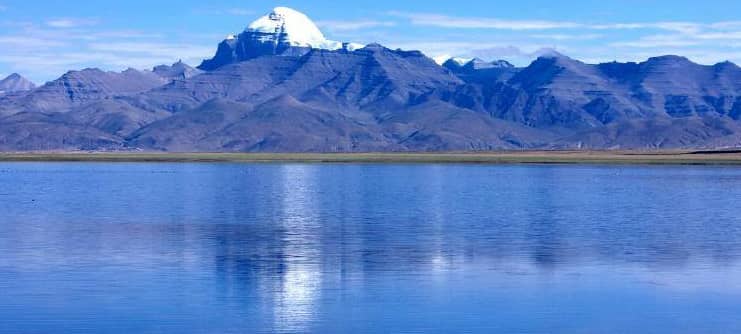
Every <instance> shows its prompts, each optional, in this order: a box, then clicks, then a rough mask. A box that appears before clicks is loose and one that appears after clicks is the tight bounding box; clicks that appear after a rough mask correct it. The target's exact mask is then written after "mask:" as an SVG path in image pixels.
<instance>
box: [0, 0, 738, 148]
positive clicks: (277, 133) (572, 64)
mask: <svg viewBox="0 0 741 334" xmlns="http://www.w3.org/2000/svg"><path fill="white" fill-rule="evenodd" d="M225 43H226V44H225ZM200 68H201V70H197V69H194V68H191V67H189V66H188V65H186V64H183V63H182V62H178V63H176V64H173V65H170V66H166V65H163V66H158V67H155V68H154V69H153V70H152V71H137V70H127V71H124V72H121V73H116V72H103V71H100V70H97V69H86V70H82V71H72V72H68V73H67V74H65V75H63V76H62V77H60V78H59V79H57V80H54V81H51V82H49V83H46V84H45V85H43V86H41V87H38V88H33V87H32V86H29V85H28V84H27V83H24V81H23V80H20V79H19V77H20V76H17V77H14V78H12V79H13V80H10V81H9V82H13V83H15V84H14V85H8V87H15V88H12V89H13V92H12V93H6V94H0V150H5V151H21V150H22V151H32V150H157V151H225V152H361V151H436V150H438V151H439V150H496V149H536V148H540V149H549V148H585V149H586V148H589V149H605V148H609V149H617V148H622V149H630V148H641V149H643V148H646V149H658V148H717V147H736V146H739V145H741V68H739V67H738V66H736V65H734V64H732V63H721V64H717V65H714V66H703V65H698V64H695V63H692V62H691V61H689V60H688V59H686V58H682V57H677V56H664V57H657V58H651V59H649V60H647V61H645V62H642V63H606V64H598V65H591V64H585V63H582V62H580V61H577V60H574V59H571V58H568V57H566V56H563V55H558V54H554V55H550V56H547V57H541V58H539V59H537V60H535V61H534V62H533V63H532V64H530V65H529V66H527V67H525V68H515V67H514V66H512V65H511V64H509V63H507V62H504V61H497V62H484V61H482V60H479V59H472V60H462V59H453V60H450V61H448V62H446V63H445V64H443V66H439V65H437V64H436V63H435V62H434V61H432V60H431V59H429V58H428V57H426V56H425V55H423V54H422V53H420V52H416V51H401V50H390V49H387V48H385V47H383V46H381V45H377V44H371V45H368V46H365V47H359V46H357V45H351V44H348V43H338V42H333V41H329V40H326V39H325V38H324V36H323V35H322V34H321V32H319V31H318V29H317V28H316V27H315V26H314V25H313V23H311V22H310V21H309V20H308V18H306V17H305V16H303V14H300V13H297V12H295V11H292V10H290V9H285V8H282V9H281V8H278V9H276V10H274V11H273V12H272V13H270V14H269V15H267V16H265V17H262V18H260V19H258V20H257V21H256V22H255V23H253V24H251V25H250V26H249V27H248V28H247V29H246V30H245V31H244V32H243V33H242V34H240V35H239V36H232V37H230V38H228V39H227V40H226V41H224V42H223V43H222V45H221V46H220V47H219V51H217V54H216V56H215V58H213V59H211V60H208V61H206V62H204V64H202V65H201V66H200ZM9 79H10V78H9ZM6 80H8V79H6ZM6 80H4V81H3V83H5V82H6ZM6 89H7V88H6Z"/></svg>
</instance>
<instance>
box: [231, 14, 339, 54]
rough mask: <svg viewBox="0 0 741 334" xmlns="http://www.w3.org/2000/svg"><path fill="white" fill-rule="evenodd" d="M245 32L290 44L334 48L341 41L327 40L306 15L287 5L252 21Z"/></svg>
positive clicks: (263, 39)
mask: <svg viewBox="0 0 741 334" xmlns="http://www.w3.org/2000/svg"><path fill="white" fill-rule="evenodd" d="M245 32H248V33H259V34H260V35H261V36H262V37H261V39H262V41H263V42H274V41H275V39H276V38H280V42H281V43H287V44H289V45H291V46H297V47H309V48H316V49H330V50H336V49H341V48H342V43H339V42H334V41H328V40H327V39H326V38H325V37H324V34H322V32H321V30H319V28H318V27H317V26H316V24H314V22H312V21H311V19H309V17H307V16H306V15H304V14H303V13H301V12H298V11H296V10H293V9H291V8H287V7H277V8H275V9H273V11H272V12H270V13H269V14H267V15H265V16H263V17H261V18H259V19H257V20H256V21H255V22H252V23H251V24H250V25H249V26H248V27H247V29H246V30H245Z"/></svg>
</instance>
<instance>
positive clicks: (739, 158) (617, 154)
mask: <svg viewBox="0 0 741 334" xmlns="http://www.w3.org/2000/svg"><path fill="white" fill-rule="evenodd" d="M34 161H36V162H237V163H238V162H244V163H270V162H276V163H277V162H283V163H476V164H652V165H741V152H725V153H724V152H691V151H649V152H645V151H516V152H515V151H501V152H476V153H457V152H450V153H83V152H80V153H77V152H75V153H71V152H70V153H67V152H65V153H57V152H52V153H48V152H47V153H0V162H34Z"/></svg>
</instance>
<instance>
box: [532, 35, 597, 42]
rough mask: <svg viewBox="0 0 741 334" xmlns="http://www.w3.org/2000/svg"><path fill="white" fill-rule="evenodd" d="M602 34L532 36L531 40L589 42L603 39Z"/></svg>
mask: <svg viewBox="0 0 741 334" xmlns="http://www.w3.org/2000/svg"><path fill="white" fill-rule="evenodd" d="M604 36H605V35H603V34H534V35H530V37H532V38H537V39H546V40H554V41H589V40H595V39H600V38H603V37H604Z"/></svg>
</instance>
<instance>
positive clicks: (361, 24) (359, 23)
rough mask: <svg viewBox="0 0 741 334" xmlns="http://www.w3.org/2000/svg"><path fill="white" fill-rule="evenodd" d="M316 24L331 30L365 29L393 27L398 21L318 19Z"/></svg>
mask: <svg viewBox="0 0 741 334" xmlns="http://www.w3.org/2000/svg"><path fill="white" fill-rule="evenodd" d="M316 24H317V25H318V26H319V27H321V28H324V29H328V30H331V31H356V30H363V29H371V28H379V27H393V26H396V22H392V21H377V20H355V21H334V20H327V21H317V22H316Z"/></svg>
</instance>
